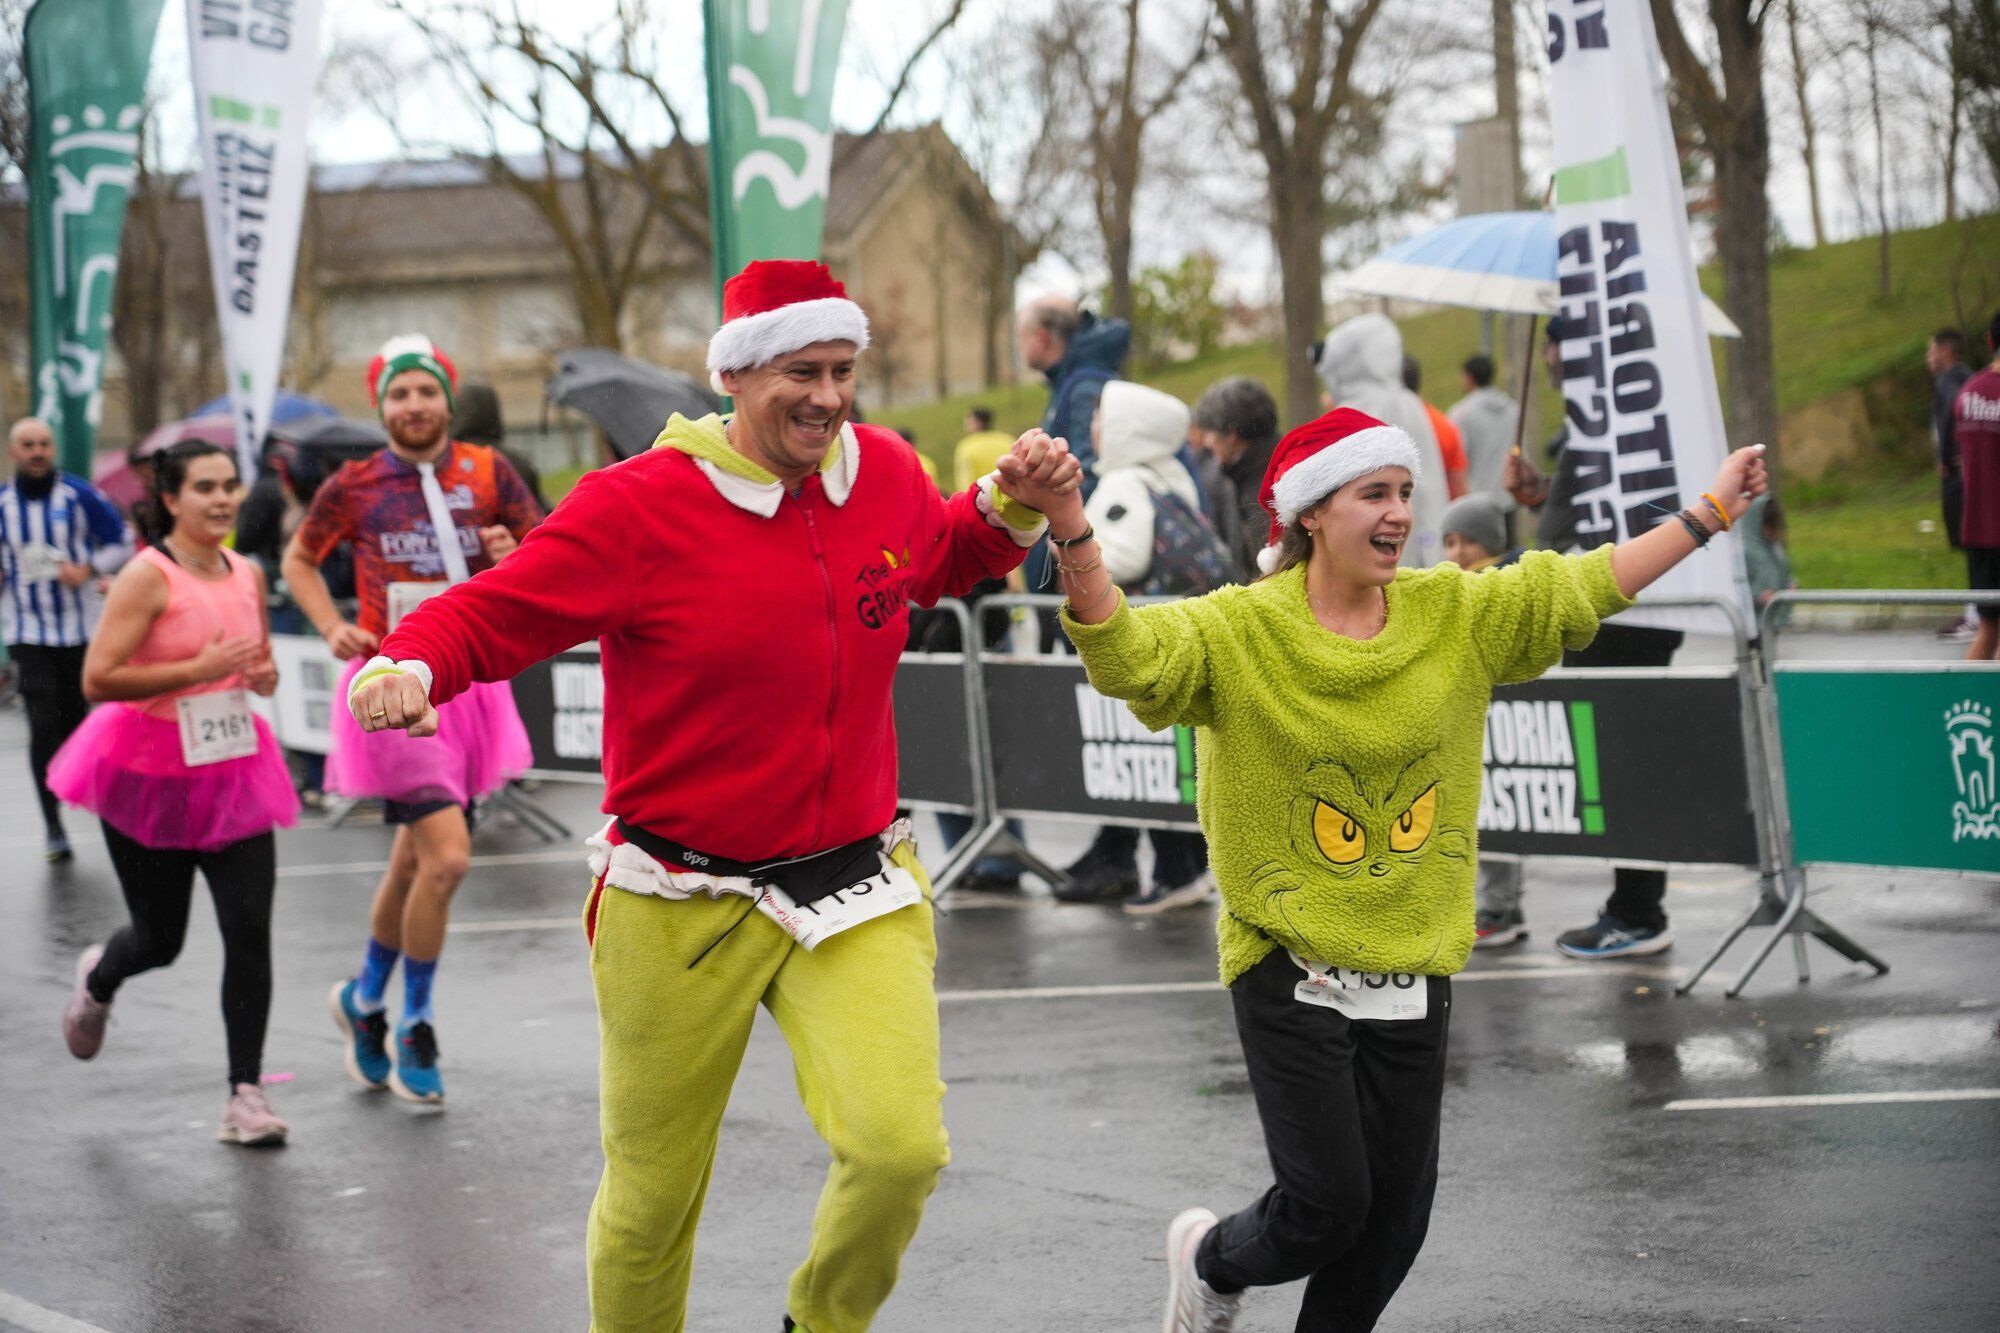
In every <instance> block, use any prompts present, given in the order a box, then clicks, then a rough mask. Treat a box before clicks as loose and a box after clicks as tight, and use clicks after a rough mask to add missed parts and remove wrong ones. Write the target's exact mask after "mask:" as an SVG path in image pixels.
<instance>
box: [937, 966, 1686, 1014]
mask: <svg viewBox="0 0 2000 1333" xmlns="http://www.w3.org/2000/svg"><path fill="white" fill-rule="evenodd" d="M1612 972H1618V973H1623V974H1624V975H1628V976H1631V975H1639V976H1654V975H1657V974H1656V973H1652V972H1643V973H1642V972H1638V971H1637V970H1636V969H1634V968H1632V967H1630V966H1623V965H1619V964H1605V963H1581V964H1577V965H1576V966H1569V967H1566V966H1562V965H1560V964H1558V965H1554V966H1549V967H1520V968H1511V969H1509V970H1508V971H1505V972H1498V971H1496V972H1484V971H1482V972H1461V973H1459V974H1458V975H1457V976H1455V977H1453V978H1452V979H1451V980H1452V984H1453V985H1458V984H1460V983H1462V982H1468V981H1534V980H1536V979H1538V978H1543V977H1583V976H1593V977H1596V976H1604V975H1605V974H1606V973H1612ZM1221 989H1222V983H1221V982H1219V981H1138V982H1126V983H1113V984H1108V985H1101V986H1012V987H1003V988H997V989H992V990H941V991H939V992H938V1003H940V1004H965V1003H968V1002H973V1001H986V1000H1082V999H1090V998H1092V997H1095V996H1120V995H1197V994H1200V993H1201V992H1203V991H1219V990H1221Z"/></svg>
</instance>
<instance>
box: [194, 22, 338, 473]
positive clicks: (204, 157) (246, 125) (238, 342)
mask: <svg viewBox="0 0 2000 1333" xmlns="http://www.w3.org/2000/svg"><path fill="white" fill-rule="evenodd" d="M187 13H188V48H189V55H190V58H191V60H192V62H193V66H194V95H195V111H196V118H197V119H198V121H199V122H200V126H201V202H202V212H203V215H204V216H205V217H206V218H207V221H208V257H209V266H210V269H211V271H212V274H213V277H214V282H215V305H216V322H217V326H218V328H219V329H220V331H221V334H222V359H223V365H224V368H225V369H226V371H227V372H228V375H229V397H230V402H231V404H232V405H233V410H234V415H235V417H236V453H237V460H238V465H239V466H240V467H241V468H242V470H243V476H244V478H245V479H246V481H247V480H248V479H249V478H250V477H252V476H254V475H255V474H256V468H257V455H258V451H259V448H260V446H261V445H262V444H263V441H264V432H265V431H266V430H268V429H269V428H270V424H271V404H272V402H273V401H274V400H275V399H276V397H277V393H278V372H279V369H280V367H281V366H282V365H283V364H284V359H285V330H286V326H287V325H288V324H289V323H290V322H291V314H292V276H293V273H294V272H295V270H296V269H297V267H298V258H299V228H300V226H301V225H302V224H303V223H304V221H305V199H306V185H307V183H308V180H309V178H310V176H311V173H312V164H311V163H310V162H309V161H308V160H307V157H306V122H307V120H308V118H309V117H310V116H311V114H312V96H313V84H314V82H315V81H316V80H317V79H318V77H319V13H320V0H285V3H283V4H274V3H271V0H187Z"/></svg>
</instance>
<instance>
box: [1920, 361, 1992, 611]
mask: <svg viewBox="0 0 2000 1333" xmlns="http://www.w3.org/2000/svg"><path fill="white" fill-rule="evenodd" d="M1924 369H1926V370H1928V371H1930V373H1931V442H1932V443H1933V444H1935V445H1936V446H1937V460H1938V486H1939V499H1940V500H1941V502H1942V503H1943V506H1944V535H1945V540H1946V541H1948V542H1950V543H1951V549H1952V550H1954V551H1957V550H1961V549H1963V548H1964V546H1965V543H1964V542H1963V541H1962V540H1960V535H1959V525H1960V523H1961V522H1962V521H1963V519H1964V516H1965V474H1964V472H1962V471H1961V470H1960V468H1959V464H1958V437H1957V434H1956V431H1955V429H1954V427H1953V425H1952V415H1951V406H1952V404H1953V403H1955V402H1957V401H1958V391H1959V390H1960V389H1963V388H1964V387H1965V382H1966V381H1967V380H1969V379H1971V378H1972V367H1971V366H1968V365H1966V364H1965V335H1964V334H1962V333H1960V332H1959V331H1958V330H1957V329H1939V330H1938V331H1937V332H1936V333H1933V334H1932V335H1931V340H1930V343H1929V344H1928V345H1927V346H1926V347H1925V348H1924ZM1978 628H1979V617H1978V616H1977V615H1976V614H1974V612H1973V610H1972V608H1971V607H1967V608H1966V611H1965V616H1964V618H1963V619H1962V620H1959V621H1956V622H1954V623H1953V624H1950V625H1947V626H1945V627H1944V628H1943V629H1941V630H1939V631H1938V633H1939V634H1940V635H1941V636H1942V637H1944V638H1949V639H1969V638H1971V637H1972V635H1973V631H1975V630H1977V629H1978Z"/></svg>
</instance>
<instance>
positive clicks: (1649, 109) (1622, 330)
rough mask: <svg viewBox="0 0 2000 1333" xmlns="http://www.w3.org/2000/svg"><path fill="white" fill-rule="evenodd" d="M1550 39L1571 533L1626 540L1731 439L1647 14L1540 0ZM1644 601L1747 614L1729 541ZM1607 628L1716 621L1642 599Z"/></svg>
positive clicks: (1661, 515) (1706, 478)
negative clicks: (1710, 603) (1702, 603)
mask: <svg viewBox="0 0 2000 1333" xmlns="http://www.w3.org/2000/svg"><path fill="white" fill-rule="evenodd" d="M1548 42H1549V75H1550V77H1549V120H1550V126H1551V130H1552V132H1553V139H1554V148H1555V163H1556V170H1555V196H1556V198H1555V202H1556V221H1557V234H1558V240H1557V270H1556V271H1557V275H1558V278H1559V282H1560V299H1561V302H1562V322H1563V341H1562V358H1563V386H1562V388H1563V398H1564V400H1565V403H1564V405H1565V409H1566V415H1567V417H1568V425H1569V440H1568V444H1567V446H1566V448H1567V449H1568V450H1569V453H1570V455H1571V457H1570V459H1569V464H1570V466H1571V467H1572V468H1573V469H1574V475H1575V478H1576V485H1575V488H1574V490H1573V491H1572V492H1571V494H1570V496H1569V499H1568V503H1569V504H1570V505H1571V507H1572V511H1573V518H1574V520H1575V524H1576V531H1577V534H1578V535H1579V536H1580V537H1582V538H1585V539H1586V540H1589V539H1592V538H1608V539H1609V540H1612V541H1624V540H1625V539H1626V538H1628V537H1633V536H1637V535H1638V534H1640V533H1643V532H1646V531H1648V530H1650V529H1651V528H1652V527H1653V526H1654V525H1655V524H1658V523H1662V522H1672V521H1673V516H1674V515H1675V514H1676V513H1678V512H1679V511H1680V510H1681V509H1683V508H1686V507H1687V506H1689V505H1693V504H1698V503H1699V502H1700V497H1701V492H1702V488H1703V487H1705V486H1706V485H1708V483H1709V482H1710V481H1711V480H1712V479H1713V478H1714V476H1715V472H1716V469H1717V468H1719V467H1721V466H1722V460H1723V457H1724V456H1725V455H1726V454H1727V453H1728V452H1729V443H1728V439H1727V436H1725V435H1724V433H1723V428H1722V402H1721V399H1720V397H1719V396H1718V395H1717V392H1716V387H1715V363H1714V362H1713V361H1712V360H1711V359H1710V355H1709V348H1708V335H1707V333H1706V332H1705V331H1704V328H1703V323H1702V306H1701V286H1700V284H1699V282H1698V281H1697V280H1696V276H1695V265H1694V246H1693V243H1692V241H1691V240H1690V239H1689V235H1688V221H1687V201H1686V198H1685V196H1684V194H1683V190H1682V185H1681V169H1680V159H1679V157H1678V156H1677V155H1676V154H1675V152H1674V137H1673V127H1672V125H1671V123H1670V122H1669V120H1668V118H1667V85H1666V72H1665V69H1664V67H1663V66H1662V64H1661V61H1660V48H1659V39H1658V37H1657V36H1656V35H1655V33H1654V30H1653V15H1652V11H1651V10H1650V9H1649V8H1648V6H1647V0H1549V10H1548ZM1741 443H1743V444H1752V443H1755V441H1752V440H1744V441H1741ZM1558 502H1560V500H1559V497H1552V499H1551V503H1558ZM1593 544H1594V542H1593ZM1647 596H1648V597H1654V598H1663V597H1703V598H1714V599H1717V600H1720V601H1723V602H1725V603H1728V604H1729V605H1732V606H1734V607H1735V608H1736V609H1737V610H1738V611H1739V612H1741V613H1742V614H1743V615H1744V616H1745V617H1746V618H1747V617H1748V616H1749V614H1750V596H1749V591H1748V587H1747V585H1746V583H1745V580H1744V576H1743V552H1742V548H1741V547H1740V546H1739V545H1738V543H1737V537H1736V534H1734V533H1725V534H1721V535H1719V536H1718V537H1717V538H1716V540H1715V541H1714V542H1713V543H1712V544H1711V545H1710V546H1709V548H1708V549H1707V550H1706V551H1701V552H1697V553H1696V554H1695V555H1694V556H1692V557H1691V558H1689V559H1687V560H1683V561H1682V562H1681V563H1680V564H1679V565H1678V566H1676V567H1675V568H1674V569H1673V570H1672V571H1671V572H1669V573H1668V574H1667V576H1666V577H1665V578H1663V579H1661V580H1660V581H1659V582H1657V583H1655V584H1654V585H1653V586H1652V588H1651V589H1649V590H1648V593H1647ZM1619 619H1620V620H1621V621H1633V622H1636V623H1640V624H1648V625H1659V626H1665V627H1670V628H1686V629H1701V630H1708V631H1721V630H1725V629H1726V628H1727V626H1726V625H1725V624H1724V623H1723V621H1722V616H1721V615H1720V613H1716V612H1701V611H1676V610H1668V609H1661V610H1652V611H1649V610H1646V609H1645V608H1644V607H1643V606H1642V607H1640V608H1639V609H1637V610H1634V611H1630V612H1627V613H1626V614H1625V615H1623V616H1621V617H1619Z"/></svg>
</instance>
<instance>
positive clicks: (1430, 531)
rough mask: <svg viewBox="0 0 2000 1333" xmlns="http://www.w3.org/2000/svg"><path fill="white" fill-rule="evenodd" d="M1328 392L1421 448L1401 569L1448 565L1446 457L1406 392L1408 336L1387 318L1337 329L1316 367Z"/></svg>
mask: <svg viewBox="0 0 2000 1333" xmlns="http://www.w3.org/2000/svg"><path fill="white" fill-rule="evenodd" d="M1316 369H1317V370H1318V371H1319V378H1320V382H1321V383H1322V384H1324V385H1325V386H1326V394H1325V395H1324V401H1325V403H1326V405H1327V406H1328V407H1353V408H1358V409H1360V410H1361V411H1363V412H1366V413H1367V414H1368V415H1369V416H1371V417H1374V418H1375V419H1376V420H1378V421H1386V422H1388V423H1389V424H1390V425H1392V426H1395V427H1398V428H1400V429H1401V430H1402V431H1403V432H1404V433H1405V434H1407V435H1408V436H1409V437H1410V438H1411V439H1413V440H1415V441H1416V442H1417V454H1418V458H1419V459H1420V461H1421V462H1422V463H1423V472H1422V475H1421V476H1419V477H1418V479H1417V489H1416V493H1415V494H1413V495H1412V496H1411V497H1410V513H1411V517H1412V520H1413V523H1412V526H1411V528H1410V539H1409V541H1407V542H1405V543H1404V544H1403V559H1402V564H1403V565H1404V567H1405V568H1408V569H1426V568H1428V567H1430V566H1431V565H1435V564H1436V563H1437V562H1438V561H1440V560H1442V559H1444V533H1443V531H1442V530H1441V525H1442V524H1443V523H1444V511H1445V507H1446V506H1447V505H1449V504H1450V503H1451V494H1450V492H1449V491H1447V490H1446V489H1445V481H1444V456H1443V455H1442V454H1441V453H1440V452H1439V451H1438V442H1437V432H1436V431H1434V430H1432V429H1431V421H1430V415H1429V414H1428V413H1427V412H1425V411H1424V403H1423V400H1422V399H1421V398H1419V397H1417V396H1416V395H1415V394H1413V393H1411V392H1410V391H1409V390H1408V389H1406V388H1404V387H1403V334H1402V331H1401V330H1399V329H1398V328H1397V327H1396V324H1395V321H1394V320H1392V319H1390V318H1389V317H1388V316H1387V315H1379V314H1373V313H1371V314H1366V315H1356V316H1355V317H1354V318H1353V319H1350V320H1346V321H1343V322H1342V323H1339V324H1336V325H1334V327H1333V331H1332V332H1331V333H1329V334H1327V335H1326V342H1325V343H1324V344H1323V345H1322V346H1321V348H1320V353H1319V360H1318V363H1317V366H1316Z"/></svg>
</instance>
